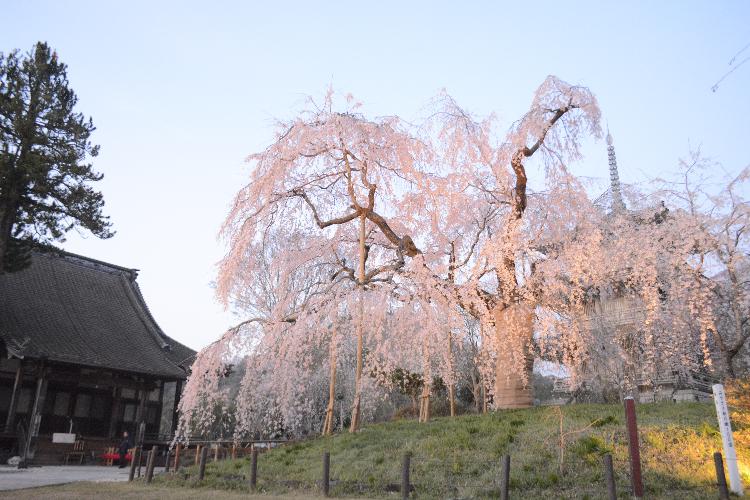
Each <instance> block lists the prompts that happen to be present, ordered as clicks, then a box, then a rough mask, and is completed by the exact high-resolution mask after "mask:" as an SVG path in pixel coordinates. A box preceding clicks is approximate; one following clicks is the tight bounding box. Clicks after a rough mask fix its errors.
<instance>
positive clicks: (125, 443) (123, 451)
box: [117, 431, 133, 469]
mask: <svg viewBox="0 0 750 500" xmlns="http://www.w3.org/2000/svg"><path fill="white" fill-rule="evenodd" d="M132 446H133V445H132V444H131V443H130V436H128V431H125V432H123V433H122V441H121V442H120V446H119V447H118V448H117V453H118V454H119V455H120V468H121V469H122V468H123V467H125V464H126V462H125V455H127V454H128V450H129V449H130V448H131V447H132Z"/></svg>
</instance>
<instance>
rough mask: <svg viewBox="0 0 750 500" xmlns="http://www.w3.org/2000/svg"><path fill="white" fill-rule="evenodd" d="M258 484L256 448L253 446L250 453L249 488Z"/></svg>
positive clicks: (253, 487)
mask: <svg viewBox="0 0 750 500" xmlns="http://www.w3.org/2000/svg"><path fill="white" fill-rule="evenodd" d="M256 486H258V450H257V449H256V448H255V447H254V446H253V453H252V455H250V488H252V489H255V487H256Z"/></svg>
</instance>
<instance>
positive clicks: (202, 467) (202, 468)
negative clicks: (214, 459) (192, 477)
mask: <svg viewBox="0 0 750 500" xmlns="http://www.w3.org/2000/svg"><path fill="white" fill-rule="evenodd" d="M207 459H208V448H207V447H205V446H204V447H203V448H201V457H200V463H199V464H198V481H203V478H204V477H205V476H206V460H207Z"/></svg>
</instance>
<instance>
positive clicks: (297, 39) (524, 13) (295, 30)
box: [0, 0, 750, 347]
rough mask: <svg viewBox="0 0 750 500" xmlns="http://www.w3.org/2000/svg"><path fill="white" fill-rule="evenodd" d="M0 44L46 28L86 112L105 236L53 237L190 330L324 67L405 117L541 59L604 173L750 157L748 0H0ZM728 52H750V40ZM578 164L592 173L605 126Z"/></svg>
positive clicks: (220, 324)
mask: <svg viewBox="0 0 750 500" xmlns="http://www.w3.org/2000/svg"><path fill="white" fill-rule="evenodd" d="M0 14H1V15H2V17H3V29H2V30H0V51H3V52H8V51H9V50H11V49H14V48H20V49H22V50H24V51H27V50H29V49H30V48H31V46H32V45H33V44H34V43H35V42H36V41H37V40H46V41H47V42H49V43H50V44H51V45H52V46H53V47H55V48H56V49H57V51H58V54H59V56H60V58H61V60H62V61H64V62H65V63H67V64H68V66H69V72H68V74H69V77H70V81H71V84H72V86H73V88H74V89H75V90H76V92H77V93H78V96H79V98H80V103H79V109H80V110H81V111H83V112H84V113H86V114H87V115H90V116H92V117H93V119H94V123H95V125H96V126H97V131H96V133H95V135H94V140H95V142H96V143H98V144H100V145H101V154H100V156H99V157H98V158H97V159H96V163H95V165H96V167H97V169H98V170H99V171H101V172H103V173H104V174H105V179H104V181H102V182H101V183H99V188H100V189H101V190H102V191H103V192H104V196H105V199H106V202H107V207H106V211H107V213H108V214H109V215H111V217H112V221H113V222H114V225H115V229H116V230H117V231H118V234H117V235H116V236H115V237H114V238H113V239H111V240H108V241H99V240H97V239H96V238H94V237H91V236H88V237H86V238H81V237H78V236H75V235H71V236H70V238H69V240H68V242H67V243H65V244H64V245H63V246H64V248H65V249H67V250H69V251H72V252H77V253H81V254H84V255H88V256H91V257H94V258H97V259H101V260H105V261H109V262H113V263H116V264H120V265H124V266H129V267H135V268H138V269H140V270H141V274H140V278H139V282H140V284H141V288H142V289H143V292H144V294H145V296H146V299H147V301H148V303H149V305H150V307H151V309H152V311H153V313H154V315H155V317H156V318H157V321H159V323H160V324H161V326H162V327H163V328H164V330H165V331H166V332H167V333H168V334H169V335H172V336H173V337H175V338H177V339H178V340H180V341H182V342H185V343H186V344H188V345H190V346H192V347H201V346H203V345H205V344H206V343H208V342H210V341H211V340H213V339H215V338H216V337H217V336H218V335H219V334H220V333H221V332H222V331H223V330H224V329H225V328H226V327H227V326H228V325H229V324H230V323H232V322H233V321H234V318H232V317H230V315H228V314H226V313H223V312H222V311H221V308H220V306H218V305H217V304H216V303H215V302H214V299H213V292H212V290H211V288H210V281H211V280H212V279H213V277H214V272H215V269H214V264H215V263H216V262H217V261H218V260H219V259H220V258H221V256H222V254H223V249H222V247H221V245H220V244H219V243H218V242H217V240H216V232H217V230H218V227H219V225H220V223H221V221H222V219H223V216H224V215H225V213H226V211H227V209H228V204H229V203H230V201H231V198H232V195H233V194H234V192H235V191H236V190H237V189H238V188H239V187H240V185H241V183H242V182H243V180H244V177H245V175H246V172H247V166H245V165H244V163H243V159H244V157H245V156H246V155H247V154H249V153H251V152H253V151H255V150H257V149H259V148H261V147H263V146H264V145H265V144H266V143H267V142H268V141H269V139H270V138H271V133H272V123H273V118H275V117H282V118H285V117H289V116H290V115H291V114H292V113H293V112H294V110H295V109H297V107H298V105H299V104H300V102H301V101H302V99H303V96H305V95H309V94H312V95H314V96H320V95H321V94H322V93H323V92H324V91H325V89H326V88H327V86H328V85H329V84H333V86H334V88H335V89H337V90H340V91H342V92H351V93H353V94H354V95H355V96H356V97H357V98H358V99H360V100H362V101H363V102H364V103H365V112H367V113H370V114H374V115H382V114H398V115H401V116H404V117H406V118H415V117H417V116H418V113H419V111H420V109H421V108H422V107H423V106H424V104H425V103H426V102H427V101H428V100H429V99H430V98H431V97H432V96H434V95H435V94H436V93H437V92H438V91H439V90H440V89H441V88H446V89H447V90H448V92H449V93H451V94H452V95H453V96H454V97H455V98H456V99H457V101H458V102H459V103H461V104H462V105H463V106H465V107H466V108H468V109H469V110H471V111H473V112H475V113H479V114H486V113H489V112H496V113H497V114H498V116H499V117H500V118H501V119H502V120H503V123H505V124H510V123H511V122H512V121H513V120H515V119H517V118H518V117H519V116H520V115H521V114H522V113H523V112H524V110H525V109H526V107H527V106H528V104H529V102H530V99H531V96H532V93H533V91H534V89H535V88H536V86H537V85H539V84H540V83H541V82H542V80H543V79H544V78H545V76H546V75H548V74H555V75H557V76H559V77H561V78H563V79H565V80H567V81H569V82H572V83H578V84H582V85H586V86H588V87H590V88H591V89H592V91H593V92H594V93H595V94H596V95H597V97H598V98H599V102H600V105H601V108H602V112H603V115H604V118H605V120H606V121H607V122H608V123H609V127H610V129H611V131H612V134H613V136H614V138H615V144H616V147H617V155H618V160H619V163H620V176H621V178H622V179H623V180H624V181H625V182H636V181H643V180H644V179H646V178H647V177H648V176H653V175H658V174H660V173H663V172H666V171H668V170H670V169H672V168H674V165H675V164H676V161H677V158H678V157H679V156H681V155H684V154H686V153H687V151H688V149H689V145H691V144H692V145H693V146H696V145H701V147H702V151H703V152H704V154H706V155H709V156H711V157H713V158H714V159H716V160H717V161H719V162H721V163H722V165H723V166H724V168H725V169H726V170H728V171H737V170H738V169H739V168H741V167H743V166H746V165H748V164H750V145H749V144H748V139H750V63H748V64H747V65H746V66H743V67H740V68H739V69H738V70H737V71H736V72H734V73H733V74H732V75H731V76H730V77H729V78H727V79H726V80H725V81H724V82H723V84H722V85H721V87H720V88H719V90H718V91H717V92H716V93H713V92H711V90H710V88H711V86H712V85H713V84H714V83H715V82H716V81H717V80H718V79H719V78H720V77H721V76H722V75H723V74H724V73H725V72H726V71H728V70H729V69H730V66H728V62H729V60H730V59H731V57H732V56H733V55H734V54H735V53H736V52H737V51H739V50H740V49H742V48H743V47H745V46H746V45H747V44H748V43H750V2H746V1H736V2H708V1H705V2H642V3H641V2H605V1H598V2H562V1H557V2H543V1H537V2H513V3H510V2H383V1H378V2H367V3H364V2H354V1H350V2H322V1H319V2H311V1H308V2H283V3H281V2H278V3H277V2H219V1H212V2H155V1H151V2H139V1H128V2H109V1H107V2H104V1H91V2H82V1H80V2H74V1H54V2H40V1H30V0H26V1H9V0H2V1H0ZM743 55H745V56H750V49H748V50H746V51H745V52H744V53H743ZM585 152H586V154H587V158H586V160H585V161H584V162H583V163H582V164H581V165H579V166H577V167H576V168H575V169H574V170H575V171H576V172H577V173H579V174H581V175H587V176H598V177H606V175H607V166H606V150H605V145H604V144H603V142H598V143H594V142H592V143H591V144H587V146H586V149H585Z"/></svg>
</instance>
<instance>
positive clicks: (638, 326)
mask: <svg viewBox="0 0 750 500" xmlns="http://www.w3.org/2000/svg"><path fill="white" fill-rule="evenodd" d="M607 153H608V160H609V178H610V187H609V189H608V190H607V191H605V193H604V194H602V195H601V196H600V197H599V198H597V199H596V200H595V202H594V203H595V205H597V206H598V207H599V208H600V209H601V210H602V211H604V212H606V213H608V214H611V215H622V214H629V215H636V214H637V213H636V212H634V211H630V210H629V209H628V207H627V206H626V204H625V201H624V199H623V196H622V187H621V184H620V177H619V173H618V166H617V157H616V154H615V148H614V144H613V140H612V136H611V135H610V134H609V133H607ZM645 210H646V211H647V212H648V213H654V212H657V213H659V212H660V211H662V210H665V209H663V207H658V208H654V207H651V208H646V209H645ZM600 292H601V293H600V294H599V296H598V297H597V298H596V299H594V300H591V301H590V302H589V303H587V304H586V306H585V313H584V316H583V317H582V318H580V321H581V322H582V324H583V327H584V329H585V330H588V331H589V332H590V333H591V340H592V343H591V345H590V346H589V347H588V349H587V351H588V356H587V361H586V363H585V364H584V366H583V367H582V368H581V370H580V373H578V377H577V380H576V383H575V387H572V386H571V384H570V381H561V382H560V383H558V384H557V387H556V391H555V392H556V393H557V395H558V396H565V395H566V394H567V395H568V396H570V397H573V395H576V394H578V395H579V396H578V397H576V398H575V399H577V400H582V401H587V400H594V401H601V400H605V401H613V400H619V399H622V398H623V397H625V396H633V397H636V399H639V400H640V401H641V402H651V401H663V400H667V401H674V402H678V401H704V400H708V399H710V398H711V384H712V383H714V379H713V378H712V376H711V374H710V373H708V372H707V371H706V370H705V368H702V359H703V358H702V350H701V347H700V344H699V342H698V339H697V338H696V339H695V342H694V345H693V346H692V347H689V348H688V352H687V353H686V357H687V358H689V360H690V362H689V363H685V362H684V361H683V362H681V363H677V362H676V361H675V360H674V359H671V358H666V357H665V358H664V359H661V357H660V356H659V353H661V352H662V351H666V349H660V348H659V347H658V345H657V344H658V343H659V342H660V341H661V339H659V338H655V339H654V340H652V344H654V345H650V346H645V345H642V344H643V343H644V342H645V340H644V338H643V335H641V332H642V327H643V325H644V323H645V321H646V311H645V306H644V304H643V302H642V301H641V299H640V298H639V297H638V294H637V293H636V294H633V293H622V292H621V291H619V292H618V291H616V290H602V291H600ZM685 335H687V333H686V334H685ZM648 350H650V351H652V352H654V351H655V352H656V354H657V355H656V356H655V357H654V358H655V359H646V358H647V356H645V355H644V353H645V352H647V351H648Z"/></svg>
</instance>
